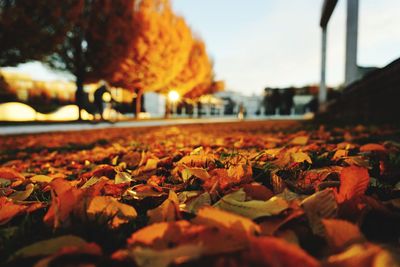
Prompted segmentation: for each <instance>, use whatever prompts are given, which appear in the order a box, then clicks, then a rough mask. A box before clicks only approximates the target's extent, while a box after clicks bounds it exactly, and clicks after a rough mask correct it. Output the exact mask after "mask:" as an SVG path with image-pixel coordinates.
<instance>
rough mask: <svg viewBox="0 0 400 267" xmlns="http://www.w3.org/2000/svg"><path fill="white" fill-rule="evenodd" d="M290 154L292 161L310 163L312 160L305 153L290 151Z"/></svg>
mask: <svg viewBox="0 0 400 267" xmlns="http://www.w3.org/2000/svg"><path fill="white" fill-rule="evenodd" d="M290 156H291V157H292V160H293V162H298V163H302V162H304V161H305V162H308V163H310V164H312V160H311V158H310V156H309V155H308V154H307V153H304V152H296V153H291V154H290Z"/></svg>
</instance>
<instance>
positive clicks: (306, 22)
mask: <svg viewBox="0 0 400 267" xmlns="http://www.w3.org/2000/svg"><path fill="white" fill-rule="evenodd" d="M172 2H173V7H174V10H175V11H176V13H177V14H179V15H182V16H184V17H185V19H186V21H187V22H188V24H189V25H190V26H191V28H192V30H193V32H194V33H195V34H196V35H197V36H199V37H200V38H202V39H203V40H204V41H205V43H206V45H207V51H208V53H209V54H210V56H211V57H212V59H213V61H214V70H215V73H216V78H217V79H220V80H224V81H225V84H226V89H228V90H234V91H239V92H241V93H243V94H246V95H251V94H261V92H262V91H263V88H265V87H287V86H304V85H307V84H317V83H319V79H320V60H321V59H320V58H321V57H320V56H321V55H320V54H321V53H320V49H321V29H320V27H319V20H320V14H321V7H322V3H323V0H248V1H243V0H172ZM399 12H400V1H399V0H384V1H378V0H359V35H358V64H359V65H361V66H377V67H383V66H385V65H387V64H388V63H390V62H391V61H393V60H395V59H396V58H399V57H400V16H399V15H398V14H399ZM345 24H346V1H345V0H339V1H338V4H337V6H336V9H335V11H334V12H333V14H332V17H331V20H330V21H329V24H328V45H327V49H328V54H327V84H328V85H329V86H338V85H340V84H341V83H342V82H343V80H344V55H345ZM19 69H20V70H21V71H23V72H26V73H29V74H32V76H34V77H35V78H36V79H45V80H48V79H56V78H59V76H57V75H54V74H50V73H48V71H46V70H45V69H43V68H42V67H41V66H40V64H39V63H33V64H32V63H30V64H25V65H24V66H22V67H20V68H19Z"/></svg>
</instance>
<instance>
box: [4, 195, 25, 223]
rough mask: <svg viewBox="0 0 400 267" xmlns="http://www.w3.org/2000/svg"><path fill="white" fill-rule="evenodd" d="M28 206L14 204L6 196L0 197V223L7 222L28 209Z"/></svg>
mask: <svg viewBox="0 0 400 267" xmlns="http://www.w3.org/2000/svg"><path fill="white" fill-rule="evenodd" d="M26 208H27V207H26V206H22V205H17V204H14V203H13V202H12V201H10V200H8V199H7V198H6V197H1V198H0V225H3V224H6V223H7V222H9V221H10V220H11V219H12V218H14V217H15V216H17V215H19V214H21V213H22V212H24V211H25V210H26Z"/></svg>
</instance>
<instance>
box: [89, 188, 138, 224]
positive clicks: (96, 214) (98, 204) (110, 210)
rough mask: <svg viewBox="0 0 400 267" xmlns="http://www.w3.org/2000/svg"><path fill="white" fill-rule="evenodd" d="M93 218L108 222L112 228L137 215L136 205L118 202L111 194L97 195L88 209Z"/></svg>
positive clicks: (90, 216)
mask: <svg viewBox="0 0 400 267" xmlns="http://www.w3.org/2000/svg"><path fill="white" fill-rule="evenodd" d="M86 212H87V214H88V216H89V218H90V219H92V220H98V221H103V222H108V223H109V225H110V226H111V227H112V228H117V227H119V226H120V225H121V224H124V223H127V222H129V221H130V220H132V219H135V218H136V216H137V213H136V210H135V208H134V207H132V206H129V205H126V204H123V203H120V202H118V201H117V200H116V199H115V198H113V197H110V196H95V197H94V198H93V199H92V200H91V201H90V202H89V205H88V207H87V210H86Z"/></svg>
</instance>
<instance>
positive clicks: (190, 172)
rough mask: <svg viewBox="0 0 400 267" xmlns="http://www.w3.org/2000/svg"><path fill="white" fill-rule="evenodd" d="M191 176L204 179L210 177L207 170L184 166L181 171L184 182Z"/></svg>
mask: <svg viewBox="0 0 400 267" xmlns="http://www.w3.org/2000/svg"><path fill="white" fill-rule="evenodd" d="M192 176H194V177H197V178H200V179H202V180H206V179H208V178H210V175H209V174H208V172H207V170H205V169H203V168H186V169H184V170H183V171H182V180H183V181H184V182H186V181H187V180H189V178H191V177H192Z"/></svg>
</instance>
